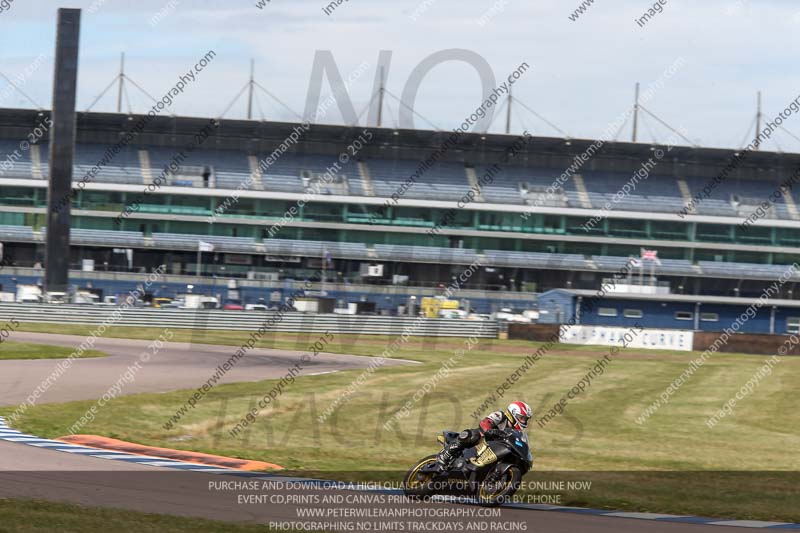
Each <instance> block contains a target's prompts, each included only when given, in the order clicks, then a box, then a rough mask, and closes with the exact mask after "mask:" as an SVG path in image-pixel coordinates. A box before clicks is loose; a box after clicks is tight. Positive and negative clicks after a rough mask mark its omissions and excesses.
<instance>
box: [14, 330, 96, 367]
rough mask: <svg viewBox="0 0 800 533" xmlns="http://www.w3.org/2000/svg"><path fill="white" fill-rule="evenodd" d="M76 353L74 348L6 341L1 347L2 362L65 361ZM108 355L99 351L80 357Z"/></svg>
mask: <svg viewBox="0 0 800 533" xmlns="http://www.w3.org/2000/svg"><path fill="white" fill-rule="evenodd" d="M56 327H57V326H56ZM52 330H53V327H51V328H50V332H51V333H52ZM74 351H75V349H74V348H69V347H64V346H49V345H46V344H32V343H28V342H13V341H4V342H3V343H2V345H0V361H2V360H6V359H65V358H67V357H69V355H70V354H71V353H72V352H74ZM107 355H108V354H107V353H105V352H101V351H98V350H87V351H85V352H83V353H82V354H81V355H80V358H81V359H85V358H91V357H106V356H107Z"/></svg>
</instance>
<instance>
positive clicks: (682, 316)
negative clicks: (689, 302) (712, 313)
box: [675, 311, 694, 320]
mask: <svg viewBox="0 0 800 533" xmlns="http://www.w3.org/2000/svg"><path fill="white" fill-rule="evenodd" d="M693 318H694V313H692V312H689V311H675V320H692V319H693Z"/></svg>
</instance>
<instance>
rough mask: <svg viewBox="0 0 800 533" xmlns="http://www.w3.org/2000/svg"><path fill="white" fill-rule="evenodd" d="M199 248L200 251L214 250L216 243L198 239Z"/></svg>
mask: <svg viewBox="0 0 800 533" xmlns="http://www.w3.org/2000/svg"><path fill="white" fill-rule="evenodd" d="M197 250H198V251H200V252H213V251H214V245H213V244H211V243H210V242H205V241H198V242H197Z"/></svg>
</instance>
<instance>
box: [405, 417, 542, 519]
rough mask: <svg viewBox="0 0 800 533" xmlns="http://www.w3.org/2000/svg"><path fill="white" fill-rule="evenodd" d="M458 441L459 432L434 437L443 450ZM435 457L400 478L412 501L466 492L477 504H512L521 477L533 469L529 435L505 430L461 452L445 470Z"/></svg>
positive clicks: (427, 458)
mask: <svg viewBox="0 0 800 533" xmlns="http://www.w3.org/2000/svg"><path fill="white" fill-rule="evenodd" d="M456 439H458V433H456V432H454V431H443V432H442V434H441V435H439V436H438V437H437V440H438V441H439V443H440V444H441V445H442V448H445V447H446V446H449V445H450V444H452V443H453V442H455V441H456ZM436 458H437V455H429V456H427V457H424V458H422V459H420V460H419V461H418V462H417V464H416V465H414V466H413V467H412V468H411V469H410V470H409V471H408V472H407V473H406V476H405V478H404V479H403V492H404V493H405V495H406V496H408V497H411V498H425V497H430V496H433V495H435V494H446V493H451V492H466V493H467V494H468V495H470V496H473V497H474V498H476V499H477V501H478V503H479V504H481V505H484V506H488V507H494V506H497V505H500V504H502V503H504V502H508V501H511V498H512V496H513V495H514V493H515V492H517V489H519V485H520V482H521V480H522V476H524V475H525V474H526V473H528V471H529V470H530V469H531V468H532V467H533V456H532V455H531V450H530V444H529V443H528V436H527V435H526V434H525V433H524V432H522V431H517V430H514V429H507V430H505V431H504V432H503V435H502V436H501V437H499V438H497V439H492V440H486V438H484V437H483V436H482V437H481V439H480V441H478V443H477V444H476V445H475V446H473V447H472V448H468V449H466V450H464V452H463V453H462V455H461V456H460V457H458V458H457V459H455V460H454V461H453V462H452V463H451V464H450V466H449V467H448V468H446V469H445V468H444V467H443V466H442V465H441V464H440V463H438V462H437V461H436Z"/></svg>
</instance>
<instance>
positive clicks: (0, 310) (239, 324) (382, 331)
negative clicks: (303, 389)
mask: <svg viewBox="0 0 800 533" xmlns="http://www.w3.org/2000/svg"><path fill="white" fill-rule="evenodd" d="M117 311H119V312H120V314H121V317H120V318H119V320H116V319H113V320H112V319H111V315H112V314H113V313H115V312H117ZM275 314H276V312H275V311H219V310H205V309H202V310H200V309H198V310H194V309H154V308H148V307H136V308H134V307H130V308H127V309H123V310H120V309H119V308H118V307H116V306H93V305H47V304H11V303H0V321H3V322H4V321H7V320H12V319H15V320H18V321H19V322H34V323H49V324H95V325H99V324H102V323H103V322H104V321H106V322H107V323H108V324H110V325H116V326H143V327H153V328H156V327H157V328H195V329H198V328H201V329H221V330H239V331H251V330H256V329H258V328H259V327H260V326H261V325H262V324H264V321H265V320H269V319H270V318H271V317H272V316H274V315H275ZM416 321H417V319H416V318H415V317H396V316H364V315H335V314H324V315H322V314H321V315H315V314H308V313H296V312H293V313H285V314H284V315H283V318H282V319H281V320H279V321H277V320H276V322H277V323H276V324H275V325H274V326H271V327H270V328H269V329H270V330H271V331H282V332H310V333H315V332H318V333H324V332H325V331H329V332H331V333H335V334H336V333H339V334H345V333H357V334H362V335H400V334H402V333H403V332H404V331H405V330H406V329H407V328H408V329H409V331H410V333H409V334H410V335H413V336H430V337H471V336H476V337H482V338H496V337H497V323H496V322H490V321H486V322H476V321H472V320H454V319H445V318H426V319H422V323H421V324H420V325H419V326H418V327H413V326H414V324H415V322H416ZM481 326H483V327H482V328H481ZM53 330H54V331H53V333H58V329H57V328H53Z"/></svg>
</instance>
